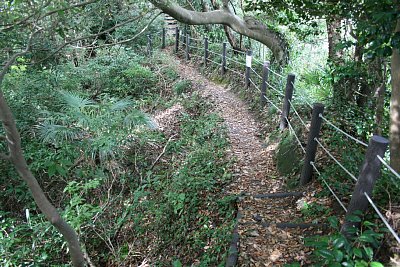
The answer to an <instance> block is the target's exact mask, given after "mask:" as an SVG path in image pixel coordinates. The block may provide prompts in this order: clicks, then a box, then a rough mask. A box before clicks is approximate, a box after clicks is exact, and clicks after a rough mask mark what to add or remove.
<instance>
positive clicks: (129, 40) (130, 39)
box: [71, 12, 162, 49]
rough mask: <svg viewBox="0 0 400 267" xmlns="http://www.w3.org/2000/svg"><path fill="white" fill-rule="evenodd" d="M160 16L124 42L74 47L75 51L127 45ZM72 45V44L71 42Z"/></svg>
mask: <svg viewBox="0 0 400 267" xmlns="http://www.w3.org/2000/svg"><path fill="white" fill-rule="evenodd" d="M161 14H162V12H160V13H158V14H157V15H156V16H154V18H152V19H151V20H150V21H149V23H147V25H146V26H145V27H144V28H143V29H142V30H141V31H140V32H138V33H137V34H135V35H134V36H133V37H132V38H129V39H125V40H121V41H118V42H114V43H111V44H104V45H98V46H89V47H74V48H77V49H97V48H103V47H109V46H115V45H119V44H124V43H129V42H132V41H134V40H135V39H136V38H138V37H139V36H140V35H142V34H143V33H144V32H145V31H146V30H147V29H148V28H149V26H150V25H151V24H152V23H153V22H154V20H155V19H156V18H157V17H159V16H160V15H161ZM71 43H73V42H71Z"/></svg>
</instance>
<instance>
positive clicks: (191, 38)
mask: <svg viewBox="0 0 400 267" xmlns="http://www.w3.org/2000/svg"><path fill="white" fill-rule="evenodd" d="M189 39H190V40H194V41H203V39H198V38H193V37H190V36H189Z"/></svg>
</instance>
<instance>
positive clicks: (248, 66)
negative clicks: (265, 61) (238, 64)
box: [245, 50, 253, 88]
mask: <svg viewBox="0 0 400 267" xmlns="http://www.w3.org/2000/svg"><path fill="white" fill-rule="evenodd" d="M252 55H253V51H251V50H247V53H246V74H245V77H246V80H245V84H246V88H249V87H250V71H251V60H252Z"/></svg>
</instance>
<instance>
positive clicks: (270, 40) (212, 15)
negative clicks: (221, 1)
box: [150, 0, 289, 64]
mask: <svg viewBox="0 0 400 267" xmlns="http://www.w3.org/2000/svg"><path fill="white" fill-rule="evenodd" d="M150 2H151V3H153V4H154V5H155V6H156V7H158V8H159V9H161V10H162V11H164V12H165V13H167V14H168V15H170V16H172V17H174V18H175V19H177V20H179V21H180V22H183V23H187V24H191V25H207V24H222V25H226V26H228V27H230V28H232V29H233V30H234V31H236V32H237V33H240V34H243V35H245V36H248V37H250V38H252V39H254V40H257V41H259V42H261V43H263V44H264V45H266V46H267V47H268V48H269V49H271V51H272V53H273V54H274V57H275V59H276V60H277V61H278V62H280V63H283V64H284V63H286V62H287V60H288V57H289V53H288V49H287V47H288V45H287V42H286V40H285V39H284V38H283V36H282V35H281V34H279V33H278V32H276V31H274V30H271V29H268V28H267V27H266V26H265V25H263V24H262V23H260V22H259V21H257V20H256V19H254V18H253V17H245V18H244V19H242V18H240V17H239V16H237V15H235V14H233V13H232V12H231V11H230V10H229V8H227V7H226V6H225V5H224V6H223V7H222V9H219V10H214V11H209V12H197V11H191V10H188V9H185V8H183V7H181V6H180V5H178V4H177V3H175V2H174V1H172V0H150Z"/></svg>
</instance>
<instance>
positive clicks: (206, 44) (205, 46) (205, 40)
mask: <svg viewBox="0 0 400 267" xmlns="http://www.w3.org/2000/svg"><path fill="white" fill-rule="evenodd" d="M207 61H208V37H205V38H204V66H207Z"/></svg>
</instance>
